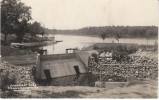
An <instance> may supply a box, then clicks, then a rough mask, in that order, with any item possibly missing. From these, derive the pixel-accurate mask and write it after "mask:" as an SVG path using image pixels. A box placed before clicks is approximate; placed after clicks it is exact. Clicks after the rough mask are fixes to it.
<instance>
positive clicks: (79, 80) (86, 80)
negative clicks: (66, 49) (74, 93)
mask: <svg viewBox="0 0 159 100" xmlns="http://www.w3.org/2000/svg"><path fill="white" fill-rule="evenodd" d="M102 76H103V79H102V81H105V82H108V79H110V78H111V79H113V80H114V78H116V80H114V81H115V82H125V81H126V79H125V78H123V77H120V76H107V75H102ZM104 76H105V77H104ZM99 80H100V75H99V74H92V73H87V74H79V75H71V76H65V77H60V78H53V79H48V80H41V81H38V82H37V84H39V85H42V86H95V82H96V81H99Z"/></svg>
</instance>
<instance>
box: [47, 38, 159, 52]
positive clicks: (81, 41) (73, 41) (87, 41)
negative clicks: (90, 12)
mask: <svg viewBox="0 0 159 100" xmlns="http://www.w3.org/2000/svg"><path fill="white" fill-rule="evenodd" d="M50 37H52V35H50ZM54 37H55V40H56V41H57V40H62V41H63V42H59V43H57V44H54V45H48V46H44V49H46V50H47V53H48V54H59V53H65V50H66V49H67V48H79V49H82V48H84V47H88V46H90V45H92V44H95V43H103V42H104V43H112V42H113V41H114V43H118V41H117V40H116V39H115V38H106V39H105V40H104V41H103V40H102V39H101V38H99V37H89V36H72V35H54ZM155 41H157V39H156V40H153V39H149V41H148V44H149V45H150V44H151V45H152V44H154V43H155ZM120 43H138V44H145V45H146V44H147V40H146V39H141V38H131V39H130V38H129V39H124V38H121V39H120Z"/></svg>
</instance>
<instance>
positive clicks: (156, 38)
mask: <svg viewBox="0 0 159 100" xmlns="http://www.w3.org/2000/svg"><path fill="white" fill-rule="evenodd" d="M49 35H53V34H49ZM56 35H64V36H84V37H98V38H100V36H99V35H81V34H55V36H56ZM107 38H114V37H107ZM121 39H146V38H145V37H123V38H121ZM149 39H151V40H152V39H154V40H158V37H153V38H149Z"/></svg>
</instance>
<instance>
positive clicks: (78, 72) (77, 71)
mask: <svg viewBox="0 0 159 100" xmlns="http://www.w3.org/2000/svg"><path fill="white" fill-rule="evenodd" d="M74 69H75V71H76V74H77V75H78V74H80V70H79V67H78V66H74Z"/></svg>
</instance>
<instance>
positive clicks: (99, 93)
mask: <svg viewBox="0 0 159 100" xmlns="http://www.w3.org/2000/svg"><path fill="white" fill-rule="evenodd" d="M157 85H158V84H157V81H156V80H148V81H142V82H139V81H134V82H130V83H128V84H126V85H124V86H122V87H106V88H98V87H89V86H66V87H64V86H39V87H34V88H31V89H28V91H25V92H24V91H23V92H22V91H18V92H17V91H16V92H5V93H3V92H1V97H2V98H157V97H158V94H157V91H158V86H157Z"/></svg>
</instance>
